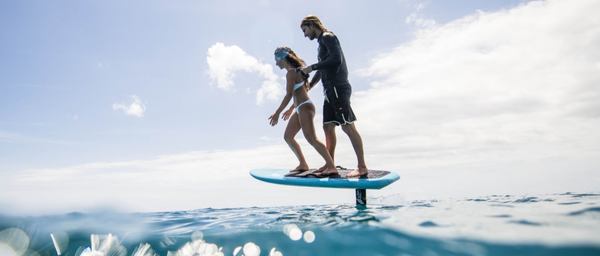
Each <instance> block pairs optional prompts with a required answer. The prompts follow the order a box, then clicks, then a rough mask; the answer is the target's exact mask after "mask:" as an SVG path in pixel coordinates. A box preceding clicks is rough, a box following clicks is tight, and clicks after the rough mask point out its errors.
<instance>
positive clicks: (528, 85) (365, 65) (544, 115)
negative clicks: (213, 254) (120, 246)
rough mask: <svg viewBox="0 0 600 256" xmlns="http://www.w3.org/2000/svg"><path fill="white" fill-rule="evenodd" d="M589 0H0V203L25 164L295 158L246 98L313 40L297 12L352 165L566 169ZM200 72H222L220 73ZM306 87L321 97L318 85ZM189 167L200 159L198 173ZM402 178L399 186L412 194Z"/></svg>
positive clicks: (581, 124) (59, 173)
mask: <svg viewBox="0 0 600 256" xmlns="http://www.w3.org/2000/svg"><path fill="white" fill-rule="evenodd" d="M593 10H598V5H597V4H596V3H593V1H591V2H587V1H582V2H577V3H560V1H547V2H524V1H466V0H465V1H451V2H449V1H420V0H400V1H379V2H377V4H374V3H373V2H368V1H326V2H324V1H303V2H298V1H256V2H248V1H177V2H172V1H127V2H123V1H52V2H48V1H3V2H1V3H0V14H1V15H0V88H1V89H2V93H1V94H0V173H1V175H3V176H4V177H5V182H7V184H8V183H10V184H12V185H11V187H10V188H11V189H14V190H13V191H10V192H11V193H15V194H18V193H17V191H28V194H27V193H22V194H21V196H20V197H17V198H16V199H14V198H13V199H7V198H4V199H3V198H0V205H2V204H7V205H11V206H14V207H16V208H19V207H21V206H22V205H21V203H20V201H21V202H23V203H22V204H25V202H30V203H32V204H35V202H36V201H35V199H33V198H35V197H36V195H37V194H36V193H38V192H39V191H38V190H36V188H35V186H36V185H32V184H37V183H35V182H33V183H32V182H31V180H28V178H27V177H29V178H31V177H35V178H36V179H40V180H37V181H36V182H43V180H44V179H45V178H47V179H50V180H54V182H55V183H54V184H55V185H56V186H57V187H63V188H64V187H68V186H71V185H72V182H76V181H73V180H70V179H66V180H65V178H64V177H65V176H64V175H73V176H74V177H81V178H82V180H83V181H82V182H83V183H82V184H79V186H82V187H85V186H86V185H88V186H89V185H90V184H88V183H86V182H88V181H89V182H92V180H93V179H96V178H98V179H100V180H104V181H106V182H107V183H111V182H112V181H114V179H116V178H114V173H119V174H122V175H126V176H127V175H132V176H127V177H130V178H132V179H137V178H139V176H136V175H137V174H139V173H143V174H139V175H144V178H143V179H141V180H140V181H139V182H138V183H134V184H130V186H131V187H133V189H134V188H136V186H139V187H145V186H147V185H149V184H152V185H156V184H154V183H150V182H151V181H160V180H161V178H164V176H165V175H170V174H169V173H170V172H175V173H178V172H181V173H179V174H173V176H172V177H169V178H167V180H170V181H171V182H172V183H169V184H177V183H178V182H181V181H182V180H185V179H186V178H185V177H187V175H192V176H193V177H194V178H193V179H192V180H196V181H199V180H202V179H204V178H205V177H206V176H207V175H213V176H217V178H220V180H227V179H229V178H232V179H233V178H236V179H238V181H239V184H243V186H246V185H248V182H250V181H244V179H248V177H247V171H248V170H249V169H251V168H258V167H265V166H277V167H288V166H289V167H290V168H291V167H293V166H295V164H296V163H295V162H294V159H293V156H292V154H291V153H290V152H288V151H287V150H288V149H287V148H286V147H285V145H284V141H283V139H282V134H283V129H284V125H282V124H280V125H278V126H277V127H275V128H272V127H270V126H268V123H267V117H268V116H269V115H270V114H271V113H272V111H274V109H275V108H276V107H277V105H278V104H279V102H280V98H276V99H269V98H267V99H266V100H264V101H262V102H258V101H257V93H259V91H260V90H261V88H263V87H262V86H263V85H265V84H267V86H268V85H269V84H270V85H271V87H270V88H269V90H266V91H267V95H271V96H277V95H278V94H277V93H278V92H280V91H282V90H283V87H282V86H283V76H284V73H283V72H282V71H281V70H279V69H276V67H275V65H274V63H273V57H272V53H273V50H274V49H275V48H276V47H277V46H281V45H288V46H290V47H292V48H293V49H295V50H296V51H297V52H298V53H299V54H300V55H301V56H302V57H304V59H305V60H306V61H307V62H308V63H314V62H315V60H316V48H317V45H316V42H315V41H309V40H307V39H306V38H304V37H303V35H302V33H301V31H300V29H299V27H298V24H299V21H300V20H301V19H302V17H304V16H305V15H307V14H315V15H318V16H320V17H321V18H322V19H323V21H324V23H325V25H326V26H327V27H328V28H329V29H331V30H332V31H334V32H335V33H336V34H337V35H338V36H339V38H340V40H341V43H342V47H343V49H344V53H345V55H346V59H347V61H348V66H349V69H350V72H351V75H350V79H351V82H352V85H353V88H354V92H355V93H354V96H353V100H354V101H353V105H354V106H355V108H356V111H357V114H358V118H359V122H357V126H358V127H359V130H361V131H362V133H363V137H364V139H365V144H366V150H367V161H368V163H369V164H370V166H372V167H374V168H381V169H396V170H405V171H404V172H401V174H409V173H410V171H413V172H414V173H415V174H416V173H419V175H420V174H421V173H426V172H424V171H422V170H428V171H432V173H435V171H439V170H460V171H465V172H466V170H471V171H475V170H486V172H485V175H488V176H485V175H482V177H483V176H485V177H489V179H490V180H493V179H494V178H496V176H494V175H501V174H500V172H501V170H499V169H501V167H505V168H507V169H510V170H513V171H514V172H516V173H523V172H522V170H524V169H527V170H535V171H536V172H534V173H536V174H539V173H540V172H545V170H548V169H553V170H554V169H558V167H559V166H563V165H564V166H578V167H577V168H575V170H573V171H574V172H580V173H584V174H587V175H589V174H590V172H592V173H593V171H594V170H597V166H598V161H597V160H593V159H596V158H597V156H598V152H599V151H598V150H599V149H598V147H597V146H595V145H600V144H599V143H598V142H600V140H599V137H598V136H597V135H594V132H593V131H595V130H596V129H597V128H600V127H598V116H599V114H598V112H597V108H596V107H599V106H598V105H597V103H595V102H598V101H597V97H598V95H600V93H598V89H596V88H595V87H593V86H592V85H593V84H594V82H598V81H599V80H598V75H597V73H599V72H597V71H598V70H597V69H598V68H600V66H599V65H600V64H598V63H600V62H598V60H599V59H598V54H597V52H598V51H596V52H594V50H593V49H594V48H593V46H592V45H594V43H595V42H597V41H598V34H599V33H598V31H597V29H594V26H595V25H597V24H598V20H597V19H595V18H593V16H594V15H586V12H587V11H590V12H591V11H593ZM575 17H584V18H582V20H581V21H579V23H576V22H575V20H576V18H575ZM567 28H571V29H567ZM544 40H545V41H544ZM209 49H214V55H211V54H210V50H209ZM227 56H230V57H232V58H231V59H229V58H227ZM209 60H215V61H217V62H218V63H219V65H221V66H218V67H217V66H210V65H209ZM240 60H245V61H248V62H249V63H258V64H259V65H260V66H261V68H260V69H256V65H246V64H244V63H245V62H244V63H242V62H241V61H240ZM219 72H221V73H219ZM223 72H224V73H223ZM261 72H262V73H261ZM217 73H219V74H224V75H223V76H222V77H221V78H223V79H230V80H231V85H230V87H229V89H227V90H225V89H223V88H224V87H223V84H221V83H220V82H219V80H217V79H215V77H218V76H216V75H215V74H217ZM269 77H270V78H269ZM277 84H281V86H280V87H277V86H276V85H277ZM311 97H312V98H313V99H314V100H315V101H316V102H321V100H322V97H321V96H320V87H319V88H317V90H315V91H312V92H311ZM132 106H133V107H134V108H135V109H129V108H130V107H132ZM559 106H560V107H559ZM319 109H320V104H317V112H319V111H320V110H319ZM128 110H129V112H127V111H128ZM316 119H317V120H316V123H317V124H318V123H319V122H320V115H317V117H316ZM566 124H569V125H566ZM317 128H318V127H317ZM317 131H320V130H319V129H317ZM590 133H591V134H590ZM596 133H597V132H596ZM581 134H590V135H588V136H587V137H583V135H581ZM319 136H320V137H321V138H323V136H322V134H319ZM344 138H345V137H343V134H342V133H341V132H340V140H341V142H340V143H341V144H340V145H339V148H340V150H339V152H340V153H339V154H340V157H339V159H341V160H340V161H339V162H340V164H343V165H346V166H351V167H352V166H353V165H355V162H354V159H353V156H352V151H351V150H350V147H349V146H348V145H347V142H345V141H344ZM305 151H308V153H307V154H309V157H311V154H313V153H311V152H310V151H311V148H309V147H306V146H305ZM257 152H258V153H261V154H258V156H255V155H253V153H257ZM267 153H268V154H267ZM269 154H270V155H269ZM250 155H251V156H252V157H251V158H252V159H250V158H248V157H250ZM234 156H237V158H235V157H234ZM257 157H258V158H264V159H263V160H264V161H258V160H256V159H254V158H257ZM312 157H313V158H311V159H314V160H315V161H316V162H317V163H315V164H314V165H318V164H320V163H318V161H319V160H318V158H315V157H314V156H312ZM232 158H233V159H232ZM552 159H554V160H552ZM136 163H143V164H140V165H136ZM157 166H158V167H157ZM182 166H183V167H182ZM205 166H211V168H213V169H214V173H212V172H210V173H204V172H203V171H200V170H201V169H203V168H204V167H205ZM155 167H156V168H157V169H152V168H155ZM145 168H147V169H145ZM230 169H235V170H230ZM496 169H498V170H496ZM145 170H147V173H144V171H145ZM193 170H197V171H196V172H194V171H193ZM219 170H221V171H219ZM434 170H435V171H434ZM487 170H491V171H490V172H487ZM520 170H521V171H520ZM228 171H231V172H232V173H229V174H231V175H229V174H228ZM421 171H422V172H421ZM90 172H92V173H95V174H94V175H91V174H89V173H90ZM554 172H556V173H557V174H556V175H555V176H551V177H552V179H553V180H554V179H555V180H557V181H556V182H557V183H548V185H547V186H548V187H551V185H553V186H555V185H556V184H559V185H560V184H564V185H565V187H564V189H568V188H570V185H571V184H573V183H574V182H575V181H579V179H577V180H574V181H573V182H564V183H561V181H558V180H561V178H562V177H563V176H561V175H564V174H563V173H561V172H560V171H559V170H555V171H554ZM73 173H74V174H73ZM136 173H137V174H136ZM594 174H597V172H595V173H594ZM95 175H98V176H95ZM111 175H113V176H111ZM152 175H155V176H154V177H153V176H152ZM431 175H432V176H436V177H444V175H442V176H440V175H439V173H436V174H431ZM447 175H450V174H447ZM464 175H465V176H464V177H472V176H473V175H472V173H468V172H466V173H465V174H464ZM535 176H536V175H534V174H532V176H531V177H529V178H532V177H535ZM24 177H25V178H24ZM111 177H112V178H111ZM408 177H410V175H409V176H408ZM414 177H415V180H418V179H417V177H419V176H418V175H417V176H414ZM457 177H461V176H457ZM594 177H595V178H596V179H597V178H598V177H597V175H594ZM211 178H214V177H211ZM520 178H522V177H519V178H517V177H515V179H520ZM221 182H223V181H221ZM136 184H137V185H136ZM236 184H237V183H236ZM252 184H254V183H252ZM481 184H486V183H485V182H482V183H481ZM188 185H189V187H190V188H189V189H190V190H189V191H188V192H190V191H193V192H191V193H196V192H198V191H196V190H194V188H193V185H192V184H188ZM588 185H589V186H587V187H586V186H584V187H585V188H588V189H590V188H598V187H597V185H596V186H594V185H593V183H590V184H588ZM115 186H117V185H115ZM123 186H124V187H125V186H126V185H123ZM161 186H163V185H161ZM214 186H217V185H214ZM240 186H242V185H240ZM248 186H249V185H248ZM257 186H258V185H257ZM482 186H483V187H484V185H482ZM523 186H524V187H525V185H523ZM163 187H164V189H169V190H172V191H174V192H173V195H174V196H177V195H179V194H180V193H184V192H179V194H178V192H176V191H177V189H175V190H173V189H174V188H179V187H177V186H175V185H171V186H167V185H164V186H163ZM217 187H218V186H217ZM408 187H410V186H408ZM417 187H418V186H416V185H415V186H414V187H413V188H414V189H416V190H413V191H409V192H412V193H413V194H415V195H424V194H422V193H421V192H423V191H418V189H417ZM269 189H273V188H271V187H269ZM403 189H404V188H403ZM598 189H600V188H598ZM542 190H543V189H542ZM59 191H61V192H56V196H59V195H63V194H66V193H72V192H73V191H72V190H68V189H62V190H59ZM114 191H119V192H115V194H119V193H125V192H124V191H122V190H120V188H119V187H115V188H114ZM140 191H143V190H140ZM284 191H285V189H284ZM288 191H296V190H288ZM398 191H399V190H395V191H393V192H398ZM484 191H486V190H481V192H482V193H483V192H484ZM543 191H546V190H543ZM7 192H8V191H7ZM402 192H407V191H406V190H402ZM558 192H564V191H558ZM61 193H62V194H61ZM140 193H142V192H140ZM229 193H233V194H235V193H237V192H236V191H235V190H234V191H229V192H227V193H225V194H224V195H223V196H222V197H219V196H214V197H213V198H212V199H210V198H209V199H207V200H208V202H210V203H209V205H217V206H223V205H226V204H219V203H216V202H221V201H224V200H228V197H227V196H226V195H230V194H229ZM335 193H341V192H335ZM423 193H424V192H423ZM440 193H443V192H440ZM406 194H407V195H410V193H406ZM428 195H429V194H428ZM6 197H8V196H6ZM109 197H110V196H109ZM136 199H138V198H135V197H131V198H129V199H123V200H124V201H120V204H127V202H128V201H127V200H136ZM97 200H98V201H97V202H102V204H110V198H108V199H107V198H106V197H99V198H98V199H97ZM165 200H166V199H165ZM186 200H188V201H189V200H192V199H186ZM186 200H183V201H186ZM265 200H268V199H265ZM299 200H300V199H299ZM302 200H307V201H305V202H309V203H310V202H312V201H310V200H308V199H302ZM329 200H333V199H329ZM72 201H73V202H75V201H77V200H76V198H73V199H72ZM95 202H96V201H92V202H90V204H91V205H93V204H94V203H95ZM231 202H238V201H236V200H233V201H231ZM258 204H260V202H259V203H258ZM64 205H67V206H68V205H69V203H68V202H66V203H65V204H64ZM67 206H64V207H63V206H61V207H58V208H56V209H66V208H69V207H67ZM88 206H89V205H88ZM202 206H203V205H186V206H185V207H190V208H199V207H202ZM76 207H80V206H79V205H77V204H72V206H71V208H76ZM81 207H83V206H81ZM86 207H87V206H86ZM157 207H158V208H151V209H169V208H179V209H180V208H185V207H184V206H182V205H180V204H169V203H164V204H159V206H157ZM22 208H23V209H29V208H26V207H22ZM133 208H134V209H143V210H150V208H144V207H142V206H134V207H133Z"/></svg>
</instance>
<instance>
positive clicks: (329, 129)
mask: <svg viewBox="0 0 600 256" xmlns="http://www.w3.org/2000/svg"><path fill="white" fill-rule="evenodd" d="M323 131H324V132H325V146H326V147H327V151H329V155H330V156H331V159H332V160H333V161H334V162H335V144H336V142H337V140H336V138H335V124H332V123H329V124H323ZM326 168H327V167H326V166H323V167H321V168H319V169H318V170H317V172H322V171H323V170H325V169H326Z"/></svg>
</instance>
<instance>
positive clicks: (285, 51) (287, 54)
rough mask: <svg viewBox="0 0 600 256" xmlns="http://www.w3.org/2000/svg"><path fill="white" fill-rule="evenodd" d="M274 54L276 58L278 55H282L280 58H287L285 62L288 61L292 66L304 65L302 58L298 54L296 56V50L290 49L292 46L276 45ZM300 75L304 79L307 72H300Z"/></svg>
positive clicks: (306, 76)
mask: <svg viewBox="0 0 600 256" xmlns="http://www.w3.org/2000/svg"><path fill="white" fill-rule="evenodd" d="M274 54H275V57H276V58H277V57H279V56H283V58H282V59H284V60H287V62H288V63H290V65H292V67H294V68H300V67H303V66H304V65H305V63H304V60H303V59H302V58H300V56H298V54H296V52H294V50H292V48H290V47H287V46H281V47H277V49H275V52H274ZM301 75H302V78H303V79H304V81H306V80H308V77H309V75H308V74H305V73H304V72H301Z"/></svg>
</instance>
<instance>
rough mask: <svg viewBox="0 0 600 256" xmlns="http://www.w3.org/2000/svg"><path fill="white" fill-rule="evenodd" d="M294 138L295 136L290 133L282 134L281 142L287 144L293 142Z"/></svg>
mask: <svg viewBox="0 0 600 256" xmlns="http://www.w3.org/2000/svg"><path fill="white" fill-rule="evenodd" d="M294 137H295V134H292V133H287V132H286V133H284V134H283V140H285V142H287V143H291V142H294Z"/></svg>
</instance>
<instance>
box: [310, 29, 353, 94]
mask: <svg viewBox="0 0 600 256" xmlns="http://www.w3.org/2000/svg"><path fill="white" fill-rule="evenodd" d="M318 42H319V56H318V57H319V62H318V63H316V64H313V65H311V68H312V69H313V70H317V71H319V72H320V73H321V81H322V83H323V86H324V87H330V86H335V85H341V84H349V82H348V68H347V67H346V58H345V57H344V52H343V51H342V47H341V46H340V41H339V40H338V38H337V36H335V35H334V34H333V33H332V32H329V31H326V32H323V33H321V35H320V36H319V38H318Z"/></svg>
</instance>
